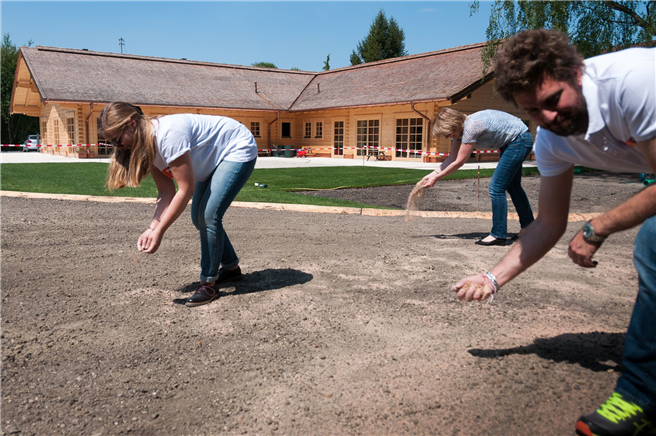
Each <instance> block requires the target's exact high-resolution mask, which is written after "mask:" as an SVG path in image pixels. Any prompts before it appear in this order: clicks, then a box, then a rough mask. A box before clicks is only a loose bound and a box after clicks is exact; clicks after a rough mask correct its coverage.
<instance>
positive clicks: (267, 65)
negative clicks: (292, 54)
mask: <svg viewBox="0 0 656 436" xmlns="http://www.w3.org/2000/svg"><path fill="white" fill-rule="evenodd" d="M251 66H252V67H260V68H278V67H276V64H274V63H271V62H253V63H252V64H251Z"/></svg>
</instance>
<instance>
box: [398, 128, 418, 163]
mask: <svg viewBox="0 0 656 436" xmlns="http://www.w3.org/2000/svg"><path fill="white" fill-rule="evenodd" d="M423 130H424V120H423V119H421V118H400V119H397V120H396V157H410V158H411V159H421V157H422V154H421V152H422V142H423V141H422V140H423ZM413 152H414V153H413Z"/></svg>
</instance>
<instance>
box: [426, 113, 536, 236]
mask: <svg viewBox="0 0 656 436" xmlns="http://www.w3.org/2000/svg"><path fill="white" fill-rule="evenodd" d="M433 135H435V136H445V137H446V138H450V139H451V151H450V153H449V156H448V157H447V158H446V160H445V161H444V162H442V164H441V165H440V166H439V167H438V168H437V169H436V170H435V171H434V172H432V173H430V174H429V175H427V176H426V177H424V179H423V180H424V184H423V187H425V188H428V187H431V186H433V185H434V184H435V182H437V181H438V180H440V179H441V178H443V177H445V176H448V175H449V174H451V173H453V172H454V171H456V170H457V169H458V168H460V167H461V166H463V164H464V163H465V162H467V159H469V156H470V155H471V153H472V151H473V150H474V147H477V148H498V149H499V150H500V152H501V157H500V158H499V163H498V165H497V167H496V169H495V170H494V175H493V176H492V180H490V197H491V199H492V231H491V232H490V234H489V235H488V236H486V237H485V238H483V239H481V240H480V241H477V242H476V244H478V245H505V244H506V239H507V238H508V223H507V216H508V200H507V199H506V192H508V193H509V194H510V198H511V199H512V202H513V204H514V205H515V209H516V210H517V214H518V215H519V224H520V226H521V228H522V229H524V228H525V227H526V226H528V225H529V224H531V223H532V222H533V211H532V210H531V205H530V204H529V202H528V198H527V197H526V193H525V192H524V189H523V188H522V162H524V160H526V158H527V157H528V155H529V154H530V153H531V149H532V148H533V137H532V136H531V132H529V131H528V127H526V124H524V122H523V121H522V120H520V119H519V118H517V117H515V116H513V115H510V114H507V113H505V112H501V111H497V110H483V111H480V112H475V113H473V114H471V115H469V116H468V115H465V114H463V113H462V112H458V111H457V110H454V109H450V108H445V109H442V110H441V111H439V112H438V113H437V115H436V116H435V120H434V121H433Z"/></svg>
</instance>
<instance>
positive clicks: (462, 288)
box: [451, 274, 492, 301]
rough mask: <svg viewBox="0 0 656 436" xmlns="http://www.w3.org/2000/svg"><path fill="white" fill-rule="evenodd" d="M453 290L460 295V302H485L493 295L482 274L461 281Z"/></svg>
mask: <svg viewBox="0 0 656 436" xmlns="http://www.w3.org/2000/svg"><path fill="white" fill-rule="evenodd" d="M451 290H452V291H453V292H456V293H457V294H458V299H459V300H465V301H485V300H487V299H488V298H490V296H491V295H492V289H491V288H490V287H489V286H488V285H487V283H486V282H485V279H484V278H483V276H482V275H481V274H477V275H475V276H469V277H465V278H464V279H460V280H459V281H458V283H456V284H455V285H453V287H452V288H451Z"/></svg>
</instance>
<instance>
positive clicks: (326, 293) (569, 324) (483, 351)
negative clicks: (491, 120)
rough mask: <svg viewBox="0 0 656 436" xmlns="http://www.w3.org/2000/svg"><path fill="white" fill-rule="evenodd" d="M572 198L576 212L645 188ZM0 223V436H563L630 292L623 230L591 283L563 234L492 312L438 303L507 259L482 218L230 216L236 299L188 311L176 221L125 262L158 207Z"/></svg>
mask: <svg viewBox="0 0 656 436" xmlns="http://www.w3.org/2000/svg"><path fill="white" fill-rule="evenodd" d="M537 182H538V178H537V177H527V178H526V180H525V187H526V188H527V191H529V194H530V195H529V196H530V197H531V199H532V202H533V204H534V205H535V202H534V199H535V194H536V193H535V191H536V188H535V187H536V186H537ZM474 183H475V182H473V181H471V180H469V181H461V182H440V183H439V184H438V185H439V186H437V187H436V188H435V189H433V190H431V194H430V195H429V196H428V198H427V201H426V203H425V204H424V207H425V208H428V209H431V208H432V209H434V210H441V209H439V208H447V209H448V210H466V209H467V208H472V207H475V208H474V209H473V210H476V209H478V208H480V210H489V205H488V203H489V198H488V197H485V195H486V194H485V192H486V190H487V185H484V183H481V188H480V191H481V198H480V204H477V205H472V203H473V202H475V201H476V199H477V195H478V185H477V184H474ZM576 184H577V185H578V186H577V188H576V189H575V192H574V195H573V204H572V210H573V211H578V212H594V211H601V210H606V209H608V208H609V207H611V206H613V205H614V204H617V203H619V202H620V201H622V200H623V199H625V198H627V197H628V196H629V195H631V194H632V193H635V192H637V190H638V189H639V185H638V183H637V181H636V177H635V176H633V177H629V176H622V175H619V176H608V175H603V174H597V175H594V176H590V175H581V176H577V181H576ZM411 188H412V187H408V186H404V187H397V188H394V189H391V190H390V189H388V188H379V189H377V190H375V191H377V192H382V194H376V195H375V198H376V199H377V200H376V203H377V204H378V203H380V204H383V203H382V202H383V199H385V201H389V202H390V203H384V204H385V205H391V206H397V207H398V206H401V205H402V204H404V203H405V198H407V194H408V193H409V192H410V189H411ZM438 188H439V189H438ZM351 191H352V190H350V191H341V192H339V194H340V195H343V197H341V198H351V197H349V196H350V195H355V194H353V193H352V192H351ZM357 191H360V192H370V191H371V190H357ZM336 192H337V191H331V192H330V195H333V194H335V193H336ZM324 194H327V192H326V191H324ZM437 194H439V195H440V197H439V199H438V197H437ZM367 195H368V194H367ZM432 195H435V197H434V198H432V197H431V196H432ZM458 197H460V198H459V199H458ZM431 198H432V200H431ZM358 201H362V198H361V197H360V198H359V199H358ZM431 202H432V203H431ZM486 208H487V209H486ZM536 209H537V207H536ZM511 210H512V207H511ZM1 214H2V215H1V218H2V222H1V226H2V227H1V231H2V258H1V260H2V307H1V320H2V338H1V339H2V406H1V413H2V423H1V431H2V434H3V435H9V434H20V435H55V434H62V435H129V434H136V435H176V436H177V435H233V434H250V435H255V434H261V435H278V434H280V435H283V434H287V435H428V434H435V435H528V434H530V435H567V434H574V432H573V426H574V423H575V421H576V419H577V418H578V417H579V415H580V414H582V413H589V412H590V411H592V410H593V409H594V408H596V407H597V406H598V405H599V404H600V403H601V402H603V401H604V400H605V399H606V398H607V396H608V395H609V394H610V393H611V392H612V389H613V386H614V383H615V381H616V379H617V377H618V375H619V373H620V371H621V366H620V357H621V350H622V346H623V341H624V332H625V330H626V327H627V325H628V321H629V318H630V314H631V309H632V306H633V301H634V299H635V294H636V291H637V274H636V272H635V270H634V268H633V265H632V259H631V258H632V243H633V239H634V237H635V234H636V233H637V229H632V230H630V231H627V232H623V233H621V234H617V235H614V236H613V237H611V238H610V239H609V240H608V241H607V242H606V243H605V244H604V246H603V247H602V250H601V251H600V252H599V253H598V256H597V260H599V266H598V267H597V268H596V269H594V270H584V269H581V268H579V267H577V266H576V265H574V264H573V263H571V262H570V261H569V259H568V258H567V254H566V246H567V241H569V239H570V238H571V237H572V235H573V234H574V233H575V232H576V231H578V229H579V228H580V227H581V224H582V223H572V224H570V226H569V228H568V231H567V233H566V235H565V236H564V237H563V238H562V240H561V241H560V242H559V243H558V244H557V246H556V247H555V248H554V249H553V250H552V251H551V252H550V253H549V254H548V255H547V256H546V257H545V258H544V259H543V260H541V261H540V262H539V263H538V264H537V265H536V266H535V267H533V268H532V269H531V270H529V271H527V272H526V273H525V274H524V275H522V276H521V277H519V278H518V279H516V280H515V281H513V282H511V283H510V284H508V285H507V286H506V287H504V288H503V290H502V291H501V292H500V294H499V295H498V296H497V298H495V300H494V302H493V303H492V304H490V305H485V304H478V303H469V304H467V303H464V302H460V301H458V300H457V298H455V296H454V295H453V293H452V292H451V291H450V290H449V289H450V287H451V285H452V284H453V283H454V282H455V281H456V280H457V279H459V278H460V277H463V276H465V275H469V274H472V273H475V272H480V271H484V270H485V269H488V268H490V267H491V266H492V265H493V264H494V263H495V261H496V260H498V259H499V258H500V257H501V256H502V255H503V254H504V253H505V252H506V251H507V250H508V249H509V247H480V246H476V245H474V244H473V242H474V241H475V240H476V239H478V238H480V237H482V236H485V235H486V234H487V233H488V232H489V229H490V222H489V221H487V220H476V219H438V218H417V219H415V220H413V221H412V222H410V223H407V222H405V221H404V219H403V217H402V216H398V217H369V216H359V215H339V214H310V213H299V212H288V211H272V210H255V209H240V208H231V209H230V210H229V211H228V213H227V215H226V217H225V225H226V228H227V231H228V233H229V234H230V235H231V238H232V241H233V243H234V245H235V248H236V250H237V252H238V253H239V255H240V257H241V266H242V269H243V271H244V272H245V274H246V276H245V280H244V281H242V282H239V283H237V285H236V286H234V287H226V288H225V289H223V294H222V296H221V298H220V299H218V300H216V301H215V302H213V303H212V304H209V305H206V306H201V307H197V308H188V307H185V306H183V305H181V304H179V303H180V301H181V300H182V299H183V298H184V297H185V296H188V295H189V294H188V291H189V285H190V284H191V283H193V282H194V281H196V280H197V279H198V273H199V268H198V262H199V251H200V250H199V242H198V237H197V234H196V231H195V229H194V228H193V226H192V224H191V222H190V219H189V216H188V211H187V213H186V215H183V216H182V217H181V218H180V219H179V220H178V222H176V223H175V224H174V225H173V226H172V227H171V228H170V229H169V231H168V233H167V235H166V236H165V239H164V241H163V244H162V246H161V248H160V250H159V252H158V253H157V254H155V255H145V254H141V253H137V252H136V251H135V245H136V239H137V237H138V235H139V234H140V232H141V231H142V230H143V229H145V227H147V225H148V223H149V221H150V217H151V216H152V205H144V204H129V203H120V204H108V203H95V202H75V201H60V200H47V199H25V198H10V197H3V198H2V211H1ZM510 227H511V231H516V230H518V224H517V222H516V221H511V222H510Z"/></svg>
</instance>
